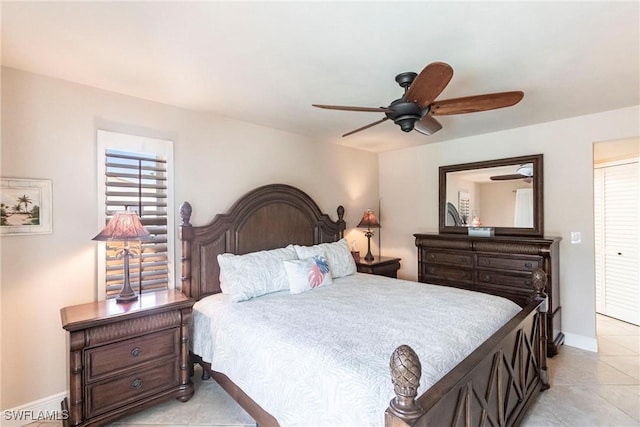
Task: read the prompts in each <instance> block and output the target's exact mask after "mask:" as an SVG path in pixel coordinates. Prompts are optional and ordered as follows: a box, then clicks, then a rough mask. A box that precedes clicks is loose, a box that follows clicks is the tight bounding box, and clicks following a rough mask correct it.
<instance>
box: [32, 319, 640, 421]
mask: <svg viewBox="0 0 640 427" xmlns="http://www.w3.org/2000/svg"><path fill="white" fill-rule="evenodd" d="M597 322H598V346H599V352H598V353H592V352H589V351H584V350H580V349H577V348H574V347H569V346H563V347H562V348H561V349H560V353H559V354H558V355H557V356H555V357H554V358H552V359H549V368H550V381H551V388H550V389H549V390H547V391H545V392H544V393H541V394H540V395H539V397H538V398H537V400H536V402H534V404H533V405H532V407H531V408H530V409H529V411H528V415H527V416H526V417H525V419H524V420H523V422H522V426H525V427H537V426H575V427H588V426H610V427H613V426H640V334H639V331H640V328H638V327H637V326H633V325H630V324H627V323H623V322H619V321H616V320H614V319H611V318H608V317H605V316H600V315H598V316H597ZM194 382H195V387H196V392H195V395H194V397H193V398H191V399H190V400H189V401H188V402H187V403H180V402H178V401H175V400H173V401H169V402H165V403H162V404H159V405H157V406H155V407H153V408H151V409H148V410H146V411H143V412H140V413H138V414H135V415H131V416H129V417H126V418H123V419H121V420H119V421H117V422H115V423H113V424H110V425H109V427H151V426H173V427H181V426H201V427H202V426H234V427H236V426H255V423H254V422H253V420H252V419H251V418H250V417H249V416H248V415H247V414H246V412H244V411H243V410H242V409H241V408H240V407H238V405H237V404H236V403H235V402H234V401H233V400H232V399H231V398H230V397H229V396H228V395H227V394H226V393H225V392H224V391H223V390H222V389H221V388H220V387H219V386H218V385H217V384H216V383H215V382H214V381H212V380H211V381H207V382H202V381H200V379H199V376H198V375H196V376H195V377H194ZM34 425H35V424H34ZM40 425H41V426H43V427H44V426H47V427H50V426H51V425H52V423H41V424H40ZM32 427H33V426H32Z"/></svg>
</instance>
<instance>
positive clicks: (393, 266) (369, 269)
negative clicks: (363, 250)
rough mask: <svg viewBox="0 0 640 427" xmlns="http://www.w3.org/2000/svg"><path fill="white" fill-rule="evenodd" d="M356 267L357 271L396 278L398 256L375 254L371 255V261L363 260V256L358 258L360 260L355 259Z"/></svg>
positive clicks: (398, 262)
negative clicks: (374, 255)
mask: <svg viewBox="0 0 640 427" xmlns="http://www.w3.org/2000/svg"><path fill="white" fill-rule="evenodd" d="M356 267H358V273H369V274H377V275H378V276H387V277H393V278H394V279H397V278H398V270H399V269H400V258H392V257H386V256H376V257H373V261H365V259H364V258H360V261H356Z"/></svg>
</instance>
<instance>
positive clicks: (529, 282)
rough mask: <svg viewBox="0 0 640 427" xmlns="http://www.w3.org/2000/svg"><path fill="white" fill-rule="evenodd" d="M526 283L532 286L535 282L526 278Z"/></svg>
mask: <svg viewBox="0 0 640 427" xmlns="http://www.w3.org/2000/svg"><path fill="white" fill-rule="evenodd" d="M524 284H525V285H527V286H532V285H533V282H532V281H531V280H525V281H524Z"/></svg>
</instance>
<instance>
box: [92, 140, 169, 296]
mask: <svg viewBox="0 0 640 427" xmlns="http://www.w3.org/2000/svg"><path fill="white" fill-rule="evenodd" d="M172 148H173V143H172V141H167V140H159V139H152V138H145V137H139V136H133V135H125V134H119V133H115V132H107V131H102V130H100V131H98V175H99V176H98V193H99V203H98V205H99V215H98V216H99V217H100V218H101V219H102V220H101V222H100V224H101V225H103V224H106V223H107V222H108V220H109V219H110V218H111V217H112V216H113V214H114V213H115V212H117V211H121V210H133V211H135V212H137V213H138V215H139V216H140V220H141V222H142V225H144V226H145V228H146V229H147V230H148V231H149V233H150V234H151V238H150V239H149V240H145V241H143V242H141V243H140V244H130V247H131V248H132V249H133V250H134V251H136V255H135V256H133V257H132V258H131V260H130V262H129V275H130V283H131V287H132V288H133V290H134V291H135V292H153V291H156V290H160V289H167V288H169V289H171V288H173V287H174V285H173V282H174V280H173V271H174V269H173V260H174V257H173V242H174V238H173V235H174V233H173V230H174V226H173V199H172V160H173V156H172ZM120 248H121V243H119V242H106V244H101V245H99V255H98V271H99V274H98V295H99V299H103V298H110V297H112V296H115V295H117V294H118V293H119V292H120V290H121V288H122V284H123V280H124V270H123V267H124V266H123V260H122V258H121V257H119V256H118V250H119V249H120Z"/></svg>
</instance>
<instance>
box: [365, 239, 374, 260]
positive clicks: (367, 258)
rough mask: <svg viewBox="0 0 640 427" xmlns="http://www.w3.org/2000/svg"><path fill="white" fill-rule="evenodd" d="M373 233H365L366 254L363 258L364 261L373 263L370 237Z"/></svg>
mask: <svg viewBox="0 0 640 427" xmlns="http://www.w3.org/2000/svg"><path fill="white" fill-rule="evenodd" d="M372 235H373V233H372V232H371V231H367V232H366V233H365V236H367V254H366V255H365V256H364V260H365V261H369V262H371V261H373V259H374V258H373V254H371V236H372Z"/></svg>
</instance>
